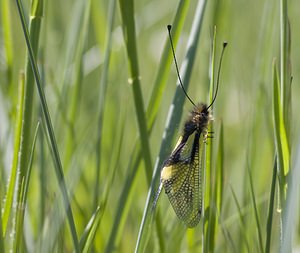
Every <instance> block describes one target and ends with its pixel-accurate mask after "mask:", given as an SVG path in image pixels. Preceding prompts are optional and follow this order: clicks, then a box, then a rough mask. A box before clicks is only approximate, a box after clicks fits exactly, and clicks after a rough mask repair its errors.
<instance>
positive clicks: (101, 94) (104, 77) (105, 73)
mask: <svg viewBox="0 0 300 253" xmlns="http://www.w3.org/2000/svg"><path fill="white" fill-rule="evenodd" d="M115 9H116V0H112V1H110V5H109V10H108V12H109V17H108V20H109V21H108V26H109V27H108V37H107V41H106V45H105V47H106V49H105V56H104V63H103V71H102V76H101V81H100V90H99V105H98V107H99V112H98V135H97V139H96V148H95V150H96V154H97V155H96V167H95V169H96V178H95V192H94V205H96V204H97V203H98V201H99V183H100V182H99V181H100V165H101V164H100V161H101V155H102V154H101V150H102V140H103V138H102V135H103V123H104V122H103V114H104V107H105V98H106V96H105V94H106V90H107V77H108V70H109V63H110V57H111V46H112V34H113V26H114V17H115Z"/></svg>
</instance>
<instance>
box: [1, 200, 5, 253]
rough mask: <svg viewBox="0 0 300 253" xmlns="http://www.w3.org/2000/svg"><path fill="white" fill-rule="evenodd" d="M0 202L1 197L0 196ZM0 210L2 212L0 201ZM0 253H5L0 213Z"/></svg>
mask: <svg viewBox="0 0 300 253" xmlns="http://www.w3.org/2000/svg"><path fill="white" fill-rule="evenodd" d="M1 200H2V196H1ZM0 210H2V201H0ZM0 228H1V229H0V252H5V250H4V249H5V248H4V242H5V241H4V234H3V230H2V228H3V225H2V211H1V212H0Z"/></svg>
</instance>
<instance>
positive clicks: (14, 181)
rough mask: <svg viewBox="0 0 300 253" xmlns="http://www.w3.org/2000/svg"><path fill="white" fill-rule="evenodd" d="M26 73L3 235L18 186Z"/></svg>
mask: <svg viewBox="0 0 300 253" xmlns="http://www.w3.org/2000/svg"><path fill="white" fill-rule="evenodd" d="M24 82H25V78H24V74H21V75H20V82H19V92H18V93H19V95H18V113H17V121H16V125H15V142H14V154H13V161H12V165H11V171H10V173H11V174H10V181H9V185H8V189H7V192H6V197H5V199H6V201H5V206H4V211H3V216H2V226H1V227H2V233H3V235H5V234H6V232H7V224H8V221H9V217H10V215H11V213H12V207H13V199H14V193H15V187H16V186H17V172H18V163H19V152H20V143H21V131H22V120H23V109H24Z"/></svg>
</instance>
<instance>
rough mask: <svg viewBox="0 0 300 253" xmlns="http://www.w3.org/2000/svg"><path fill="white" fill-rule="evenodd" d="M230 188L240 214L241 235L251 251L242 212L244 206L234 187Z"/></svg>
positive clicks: (248, 250)
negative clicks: (241, 204)
mask: <svg viewBox="0 0 300 253" xmlns="http://www.w3.org/2000/svg"><path fill="white" fill-rule="evenodd" d="M230 190H231V193H232V196H233V199H234V203H235V205H236V207H237V210H238V214H239V221H240V227H241V228H240V230H241V237H242V239H243V241H244V243H245V246H246V249H247V252H251V251H250V247H249V242H248V238H247V230H246V227H245V220H244V216H243V212H242V208H241V206H240V204H239V201H238V199H237V196H236V194H235V192H234V190H233V189H232V187H230Z"/></svg>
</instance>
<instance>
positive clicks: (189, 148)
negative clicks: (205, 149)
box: [161, 131, 203, 227]
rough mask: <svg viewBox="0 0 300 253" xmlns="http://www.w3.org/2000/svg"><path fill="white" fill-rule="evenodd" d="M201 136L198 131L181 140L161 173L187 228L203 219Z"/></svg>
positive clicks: (166, 190) (177, 212)
mask: <svg viewBox="0 0 300 253" xmlns="http://www.w3.org/2000/svg"><path fill="white" fill-rule="evenodd" d="M200 137H201V136H200V135H199V133H197V132H196V131H195V132H194V133H193V134H191V135H190V136H189V137H188V139H187V140H186V141H184V140H183V138H181V139H179V142H178V143H177V145H176V147H175V149H174V151H173V152H172V154H171V156H170V158H169V159H168V160H167V162H166V164H165V167H164V168H163V170H162V173H161V181H162V184H163V186H164V188H165V192H166V194H167V195H168V198H169V200H170V202H171V205H172V206H173V209H174V211H175V213H176V215H177V216H178V218H179V219H181V220H182V221H183V222H184V223H185V224H186V225H187V226H188V227H195V226H196V225H197V224H198V223H199V221H200V218H201V210H202V190H201V187H202V186H201V173H202V171H201V159H200V158H201V156H202V151H201V152H199V151H200V150H199V149H200V143H201V142H202V141H200ZM201 138H202V137H201ZM202 146H203V145H202Z"/></svg>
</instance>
